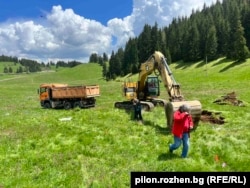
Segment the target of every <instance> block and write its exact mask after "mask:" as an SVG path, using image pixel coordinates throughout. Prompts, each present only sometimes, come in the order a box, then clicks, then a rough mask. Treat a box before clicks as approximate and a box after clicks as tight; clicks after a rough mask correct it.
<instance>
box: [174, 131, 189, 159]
mask: <svg viewBox="0 0 250 188" xmlns="http://www.w3.org/2000/svg"><path fill="white" fill-rule="evenodd" d="M181 143H182V144H183V147H182V154H181V157H182V158H185V157H187V154H188V149H189V133H183V135H182V138H178V137H176V136H174V143H173V144H170V146H169V150H170V152H173V151H174V150H176V149H178V148H179V147H180V145H181Z"/></svg>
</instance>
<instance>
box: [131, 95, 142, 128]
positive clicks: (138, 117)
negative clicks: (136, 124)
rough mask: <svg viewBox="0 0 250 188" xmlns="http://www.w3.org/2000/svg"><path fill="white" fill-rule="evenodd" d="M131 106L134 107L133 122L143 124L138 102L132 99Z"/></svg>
mask: <svg viewBox="0 0 250 188" xmlns="http://www.w3.org/2000/svg"><path fill="white" fill-rule="evenodd" d="M133 105H134V120H137V121H140V122H141V123H142V122H143V118H142V112H141V111H142V106H141V102H140V100H138V99H134V100H133Z"/></svg>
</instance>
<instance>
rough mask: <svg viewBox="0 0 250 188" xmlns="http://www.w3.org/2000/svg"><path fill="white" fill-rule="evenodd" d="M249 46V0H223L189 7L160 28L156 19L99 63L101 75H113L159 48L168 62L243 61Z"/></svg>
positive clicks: (131, 68)
mask: <svg viewBox="0 0 250 188" xmlns="http://www.w3.org/2000/svg"><path fill="white" fill-rule="evenodd" d="M249 48H250V0H223V1H222V2H220V1H217V2H216V3H214V4H212V5H211V6H209V7H208V6H206V4H204V5H203V8H202V9H201V10H193V11H192V13H191V15H190V16H189V17H178V18H174V19H173V20H172V22H171V23H170V24H169V25H168V26H166V27H163V28H159V27H158V25H157V22H156V23H155V25H154V26H150V25H147V24H146V25H145V26H144V28H143V31H142V32H141V34H140V35H139V36H138V37H135V38H130V39H129V40H128V41H127V43H126V45H125V47H124V48H119V49H118V50H117V51H116V52H115V51H112V54H111V57H110V59H109V62H108V63H103V65H102V66H103V76H104V77H106V78H107V79H115V78H116V77H117V76H124V75H127V74H128V73H136V72H138V68H139V66H140V63H143V62H145V61H146V60H147V58H148V57H149V56H150V55H152V54H153V53H154V51H156V50H157V51H161V52H162V53H163V54H164V55H165V57H166V58H167V61H168V63H169V64H170V63H171V62H177V61H183V62H184V63H188V62H189V63H190V62H197V61H203V60H204V61H208V62H209V61H212V60H215V59H217V58H219V57H225V58H227V59H230V60H233V61H240V62H244V61H245V60H246V59H247V58H248V57H249Z"/></svg>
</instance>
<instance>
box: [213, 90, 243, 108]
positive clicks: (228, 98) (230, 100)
mask: <svg viewBox="0 0 250 188" xmlns="http://www.w3.org/2000/svg"><path fill="white" fill-rule="evenodd" d="M214 103H216V104H220V105H227V104H229V105H234V106H244V104H243V101H241V100H238V99H237V97H236V93H235V92H234V91H233V92H231V93H228V94H226V95H224V96H221V99H217V100H215V101H214Z"/></svg>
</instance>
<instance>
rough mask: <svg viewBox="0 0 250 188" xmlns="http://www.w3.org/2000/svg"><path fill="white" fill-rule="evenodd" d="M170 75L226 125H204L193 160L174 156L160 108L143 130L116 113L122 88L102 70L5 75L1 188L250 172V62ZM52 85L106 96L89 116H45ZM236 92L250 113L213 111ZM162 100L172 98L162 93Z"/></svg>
mask: <svg viewBox="0 0 250 188" xmlns="http://www.w3.org/2000/svg"><path fill="white" fill-rule="evenodd" d="M170 68H171V70H172V72H173V74H174V77H175V79H176V80H177V81H178V82H179V83H180V84H181V90H182V93H183V95H184V97H185V98H186V100H199V101H200V102H201V104H202V108H203V109H206V110H209V111H213V112H221V115H222V116H223V117H224V118H225V124H223V125H216V124H209V123H205V122H200V123H199V125H198V127H197V128H196V130H195V131H194V132H192V134H191V140H190V142H191V143H190V144H191V148H190V152H189V157H188V158H187V159H181V158H180V153H181V149H179V150H177V151H176V152H175V153H174V154H172V155H170V154H169V152H168V145H169V144H170V143H171V142H172V139H173V138H172V135H171V133H170V132H169V130H167V129H166V119H165V115H164V110H163V108H162V107H156V108H155V109H154V110H153V111H152V112H143V117H144V125H141V124H138V123H136V122H134V121H132V120H131V115H132V114H131V113H130V112H126V111H124V110H120V109H115V108H114V102H115V101H122V100H124V98H123V97H122V95H121V84H122V82H119V81H110V82H106V81H105V80H104V79H103V78H102V76H101V74H102V73H101V72H102V68H101V67H100V66H99V65H97V64H83V65H80V66H77V67H74V68H64V69H59V70H58V71H56V72H43V73H31V74H22V75H1V76H0V88H1V92H0V98H1V106H0V116H1V118H0V144H1V147H0V187H1V186H2V187H18V188H20V187H25V188H26V187H32V188H35V187H51V188H52V187H53V188H54V187H76V188H78V187H84V188H85V187H119V188H121V187H129V186H130V172H131V171H161V172H162V171H163V172H164V171H168V172H176V171H202V172H212V171H220V172H228V171H236V172H240V171H242V172H246V171H250V157H249V156H250V150H249V148H250V131H249V126H250V121H249V120H250V113H249V111H250V109H249V105H248V103H249V99H250V90H249V88H250V82H249V78H250V60H248V62H245V63H241V64H235V63H233V62H229V61H225V60H223V59H219V60H217V61H214V62H210V63H208V64H204V63H203V62H198V63H196V64H190V65H188V64H182V63H175V64H171V65H170ZM120 80H121V79H120ZM53 82H56V83H68V84H74V85H75V84H99V85H100V88H101V96H100V97H98V98H97V104H96V107H95V108H91V109H81V110H79V109H74V110H52V109H42V108H41V107H40V103H39V98H38V94H37V89H38V87H39V85H40V84H41V83H53ZM233 91H234V92H236V95H237V98H238V99H240V100H242V101H243V102H244V104H245V107H239V106H232V105H218V104H215V103H213V101H215V100H216V99H218V98H220V97H221V96H222V95H225V94H227V93H230V92H233ZM161 98H166V99H167V98H168V96H167V93H166V91H164V88H163V86H162V96H161ZM69 117H70V118H71V120H70V121H62V119H63V118H69Z"/></svg>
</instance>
